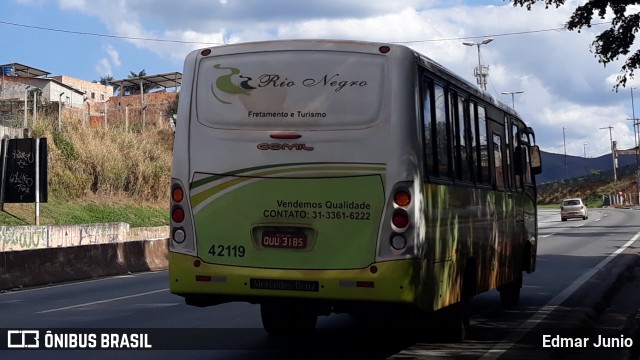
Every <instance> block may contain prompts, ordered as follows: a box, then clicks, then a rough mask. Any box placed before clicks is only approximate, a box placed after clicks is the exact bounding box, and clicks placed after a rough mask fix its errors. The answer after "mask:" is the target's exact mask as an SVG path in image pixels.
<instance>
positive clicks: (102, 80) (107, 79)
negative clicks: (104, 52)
mask: <svg viewBox="0 0 640 360" xmlns="http://www.w3.org/2000/svg"><path fill="white" fill-rule="evenodd" d="M113 80H115V79H114V78H113V76H111V75H105V76H101V77H100V84H102V85H111V83H112V82H113Z"/></svg>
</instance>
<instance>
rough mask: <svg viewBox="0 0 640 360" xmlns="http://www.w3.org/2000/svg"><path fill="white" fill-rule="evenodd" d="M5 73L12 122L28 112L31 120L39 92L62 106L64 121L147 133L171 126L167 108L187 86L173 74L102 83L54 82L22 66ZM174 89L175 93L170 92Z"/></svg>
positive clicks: (0, 99) (2, 86)
mask: <svg viewBox="0 0 640 360" xmlns="http://www.w3.org/2000/svg"><path fill="white" fill-rule="evenodd" d="M0 73H1V74H2V79H1V80H0V115H3V114H5V113H6V115H7V116H6V117H7V118H8V119H17V118H18V117H19V116H21V115H20V113H24V118H25V119H26V118H27V113H28V111H30V109H31V106H30V105H29V104H28V103H29V102H30V103H33V98H34V95H33V91H34V90H39V91H38V92H37V96H38V100H39V101H43V100H44V101H47V102H53V103H57V102H60V103H61V104H62V105H63V107H62V108H61V110H62V112H61V114H62V117H63V119H64V118H68V117H69V116H75V117H79V118H81V119H82V121H83V123H84V122H85V121H87V120H88V121H89V124H91V125H92V126H100V127H101V126H119V125H122V126H124V127H125V128H128V127H129V124H131V125H132V126H137V127H138V128H141V129H144V128H145V127H146V126H147V125H148V124H152V123H162V122H169V121H170V116H169V115H168V114H167V113H168V109H169V108H170V107H171V105H172V104H173V103H174V102H175V100H176V98H177V92H178V87H179V86H180V84H181V82H182V74H181V73H178V72H173V73H165V74H156V75H144V76H138V77H130V78H126V79H122V80H116V81H112V82H111V83H98V82H95V81H85V80H81V79H77V78H72V77H69V76H53V77H52V76H50V73H49V72H46V71H43V70H40V69H36V68H33V67H29V66H26V65H23V64H19V63H10V64H5V65H0ZM115 88H117V89H118V95H117V96H114V89H115ZM169 88H175V91H173V92H171V91H167V90H168V89H169ZM23 104H24V105H23ZM34 109H35V107H34ZM38 111H40V110H39V109H38ZM0 117H1V116H0ZM0 120H2V119H0ZM25 121H26V120H25ZM20 123H22V122H20Z"/></svg>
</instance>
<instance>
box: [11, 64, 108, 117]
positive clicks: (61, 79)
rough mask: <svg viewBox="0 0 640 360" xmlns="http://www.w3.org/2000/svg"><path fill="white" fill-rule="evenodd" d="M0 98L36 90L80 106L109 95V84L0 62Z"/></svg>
mask: <svg viewBox="0 0 640 360" xmlns="http://www.w3.org/2000/svg"><path fill="white" fill-rule="evenodd" d="M0 69H2V80H1V81H0V99H2V100H24V99H25V97H31V95H29V94H31V93H32V92H33V90H34V89H39V90H40V95H39V96H40V97H41V99H43V100H45V101H49V102H60V101H61V102H62V103H63V104H65V106H68V107H75V108H79V109H81V108H83V107H84V106H85V104H86V103H89V104H92V103H97V102H100V103H101V102H104V101H107V100H109V98H111V97H112V96H113V86H111V85H104V84H99V83H94V82H91V81H85V80H80V79H76V78H72V77H69V76H54V77H49V75H50V74H51V73H49V72H46V71H43V70H40V69H36V68H33V67H29V66H26V65H22V64H19V63H11V64H4V65H0Z"/></svg>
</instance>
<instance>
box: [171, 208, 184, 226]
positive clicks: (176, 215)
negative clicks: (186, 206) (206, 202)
mask: <svg viewBox="0 0 640 360" xmlns="http://www.w3.org/2000/svg"><path fill="white" fill-rule="evenodd" d="M171 220H173V221H175V222H176V223H181V222H183V221H184V210H182V208H181V207H179V206H174V207H173V210H171Z"/></svg>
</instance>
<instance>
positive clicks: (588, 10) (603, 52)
mask: <svg viewBox="0 0 640 360" xmlns="http://www.w3.org/2000/svg"><path fill="white" fill-rule="evenodd" d="M538 2H543V3H544V4H545V8H546V9H548V8H549V7H550V6H553V5H555V7H556V8H559V7H560V6H563V5H565V2H566V0H513V6H520V7H526V8H527V10H531V7H532V6H533V5H534V4H535V3H538ZM630 5H640V0H587V1H586V2H585V3H584V4H582V5H580V6H578V7H577V8H576V9H575V10H574V12H573V14H572V15H571V18H570V19H569V21H568V22H567V23H566V25H565V26H566V28H567V30H569V31H574V30H577V31H578V32H580V30H581V29H582V28H584V27H587V28H590V27H591V21H592V20H593V18H594V15H597V16H598V17H599V18H600V19H605V16H606V15H607V13H608V12H611V13H612V14H613V20H612V21H611V27H610V28H608V29H607V30H605V31H603V32H601V33H600V34H599V35H597V36H596V37H595V39H594V40H593V42H592V43H591V45H592V49H591V52H593V53H595V57H596V58H598V62H600V63H602V64H603V65H604V66H607V64H609V63H610V62H612V61H615V60H617V59H618V58H619V57H620V56H626V57H627V58H626V61H625V63H624V65H622V68H621V71H620V74H619V75H618V76H617V78H616V81H617V83H616V85H615V86H614V89H615V90H616V91H618V88H619V87H620V86H622V87H625V85H626V83H627V80H628V79H633V76H634V73H633V72H634V70H637V69H640V49H639V50H636V51H635V52H634V53H633V54H632V55H629V53H630V50H629V49H630V48H631V45H633V42H634V40H635V38H636V33H637V32H638V30H640V13H638V12H636V13H633V12H631V11H627V7H629V6H630Z"/></svg>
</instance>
